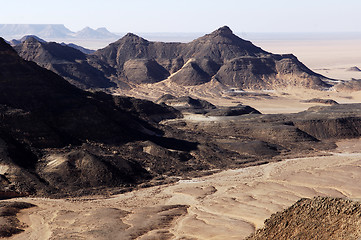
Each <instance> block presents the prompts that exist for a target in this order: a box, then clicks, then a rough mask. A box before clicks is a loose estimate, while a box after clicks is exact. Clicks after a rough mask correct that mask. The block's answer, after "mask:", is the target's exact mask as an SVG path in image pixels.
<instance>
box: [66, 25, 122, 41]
mask: <svg viewBox="0 0 361 240" xmlns="http://www.w3.org/2000/svg"><path fill="white" fill-rule="evenodd" d="M73 36H74V37H75V38H83V39H104V38H118V37H119V36H118V35H116V34H113V33H111V32H109V31H108V30H107V29H106V28H98V29H96V30H94V29H92V28H90V27H86V28H84V29H82V30H80V31H79V32H76V33H74V34H73Z"/></svg>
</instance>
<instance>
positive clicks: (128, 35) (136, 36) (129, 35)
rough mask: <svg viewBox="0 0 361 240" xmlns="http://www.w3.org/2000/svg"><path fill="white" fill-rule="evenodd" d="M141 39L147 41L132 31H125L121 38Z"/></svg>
mask: <svg viewBox="0 0 361 240" xmlns="http://www.w3.org/2000/svg"><path fill="white" fill-rule="evenodd" d="M128 39H129V40H142V41H147V40H146V39H144V38H142V37H139V36H138V35H136V34H134V33H130V32H129V33H127V34H126V35H125V36H124V37H122V38H121V40H128Z"/></svg>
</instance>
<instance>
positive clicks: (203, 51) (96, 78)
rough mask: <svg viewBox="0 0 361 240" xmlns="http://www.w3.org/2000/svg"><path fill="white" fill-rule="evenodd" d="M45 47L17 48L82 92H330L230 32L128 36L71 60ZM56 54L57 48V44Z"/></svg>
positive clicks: (286, 59)
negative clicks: (211, 86)
mask: <svg viewBox="0 0 361 240" xmlns="http://www.w3.org/2000/svg"><path fill="white" fill-rule="evenodd" d="M37 45H39V44H37ZM40 45H41V47H42V49H43V48H47V50H46V51H44V50H39V46H38V47H35V49H36V51H35V50H34V44H29V43H24V44H20V45H19V46H16V47H15V48H16V50H17V51H18V52H19V54H20V56H22V57H24V58H25V59H27V60H32V61H35V62H37V63H38V64H39V65H41V66H44V67H46V68H48V69H50V70H53V71H55V72H57V73H58V74H60V75H61V76H63V77H65V78H66V79H67V80H69V81H70V82H71V83H73V84H76V85H78V86H82V87H83V88H89V87H90V88H94V87H102V88H104V87H105V88H106V87H110V86H114V85H112V84H111V82H114V83H117V84H118V87H124V86H128V87H136V86H137V85H138V84H141V83H156V82H160V81H163V80H165V79H168V78H169V79H170V80H171V81H172V82H174V83H176V84H178V85H183V86H193V85H200V84H204V83H207V82H209V81H210V80H211V79H215V80H217V81H219V82H220V83H221V84H223V85H225V86H228V87H237V88H245V89H275V88H285V87H302V88H313V89H323V88H327V87H329V86H330V85H329V84H328V83H327V78H325V77H323V76H321V75H319V74H316V73H314V72H312V71H311V70H310V69H308V68H307V67H306V66H305V65H304V64H302V63H301V62H300V61H298V59H297V58H296V57H295V56H293V55H276V54H272V53H269V52H266V51H264V50H262V49H261V48H259V47H257V46H255V45H253V44H252V43H251V42H249V41H246V40H243V39H241V38H239V37H238V36H236V35H234V34H233V32H232V31H231V30H230V29H229V28H228V27H227V26H224V27H221V28H219V29H218V30H216V31H214V32H212V33H210V34H207V35H205V36H203V37H200V38H198V39H195V40H194V41H192V42H189V43H164V42H152V41H148V40H146V39H144V38H141V37H139V36H137V35H135V34H132V33H128V34H127V35H125V36H124V37H123V38H121V39H119V40H118V41H116V42H114V43H112V44H110V45H109V46H107V47H105V48H103V49H100V50H98V51H96V52H95V53H93V54H90V55H87V56H82V57H79V58H76V59H74V58H73V57H70V58H71V60H69V57H68V56H67V55H68V54H69V55H74V54H75V53H74V52H70V51H68V50H66V49H65V48H64V49H62V51H63V52H64V55H59V54H58V55H54V54H53V53H52V52H51V51H50V50H49V47H46V46H49V44H40ZM51 48H52V49H55V48H56V47H55V45H54V43H52V44H51ZM57 48H59V47H57ZM55 59H57V61H56V66H54V63H53V62H54V61H55ZM49 62H50V63H52V65H49ZM80 73H81V74H80Z"/></svg>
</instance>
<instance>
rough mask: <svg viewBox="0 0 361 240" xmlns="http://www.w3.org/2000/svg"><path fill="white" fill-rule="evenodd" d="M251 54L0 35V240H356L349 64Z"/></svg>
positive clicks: (246, 49)
mask: <svg viewBox="0 0 361 240" xmlns="http://www.w3.org/2000/svg"><path fill="white" fill-rule="evenodd" d="M113 37H114V36H113ZM261 47H262V46H261ZM261 47H259V46H256V45H254V44H253V43H252V42H250V41H247V40H244V39H242V38H240V37H238V36H237V35H236V34H234V33H233V32H232V30H231V29H230V28H229V27H227V26H224V27H221V28H219V29H217V30H215V31H213V32H211V33H209V34H206V35H204V36H202V37H200V38H197V39H195V40H193V41H191V42H188V43H180V42H158V41H148V40H146V39H144V38H142V37H140V36H137V35H135V34H132V33H128V34H126V35H125V36H123V37H122V38H120V39H119V40H117V41H115V42H113V43H111V44H109V45H108V46H107V47H105V48H102V49H99V50H94V51H93V50H89V49H86V48H83V47H80V46H77V45H74V44H64V43H63V44H61V43H57V42H47V41H45V40H43V39H41V38H39V37H37V36H25V37H23V38H22V39H20V40H18V41H11V42H6V41H5V40H4V39H0V199H2V200H1V201H0V225H1V230H0V237H4V238H9V239H358V238H360V237H361V230H360V226H361V222H360V220H359V215H360V212H361V208H360V203H359V201H360V199H361V191H360V188H359V187H358V185H357V183H358V182H359V181H360V180H361V171H360V163H361V162H360V161H361V150H360V149H361V148H360V146H361V140H360V136H361V92H360V91H361V79H357V78H352V79H349V78H348V76H350V74H351V73H350V71H353V72H354V73H355V76H358V75H357V71H358V70H357V69H358V68H357V67H355V66H354V65H355V64H357V62H355V63H354V65H352V66H350V68H348V69H346V70H345V71H344V73H343V74H344V75H343V74H342V72H341V71H340V70H339V69H338V76H341V78H335V77H332V76H327V75H324V74H323V72H322V74H321V73H317V72H316V71H314V70H312V69H310V68H309V67H307V66H306V65H305V64H304V63H302V62H301V61H300V60H299V59H298V58H297V57H296V56H295V55H293V54H275V53H271V52H269V51H266V50H264V49H263V48H261ZM343 76H344V78H342V77H343Z"/></svg>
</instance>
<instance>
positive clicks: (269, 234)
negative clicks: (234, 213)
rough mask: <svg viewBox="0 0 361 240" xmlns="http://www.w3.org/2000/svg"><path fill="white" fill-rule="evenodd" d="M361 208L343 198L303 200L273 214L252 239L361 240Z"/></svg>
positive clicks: (249, 238)
mask: <svg viewBox="0 0 361 240" xmlns="http://www.w3.org/2000/svg"><path fill="white" fill-rule="evenodd" d="M360 214H361V205H360V203H358V202H352V201H350V200H346V199H340V198H328V197H316V198H314V199H301V200H299V201H298V202H297V203H295V204H294V205H292V206H291V207H290V208H288V209H286V210H285V211H283V212H279V213H276V214H273V215H272V216H271V217H270V218H269V219H267V220H266V221H265V226H264V228H262V229H260V230H258V231H257V232H256V233H255V234H254V235H252V236H250V237H248V238H247V239H248V240H256V239H359V238H360V237H361V230H360V228H361V219H360Z"/></svg>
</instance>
